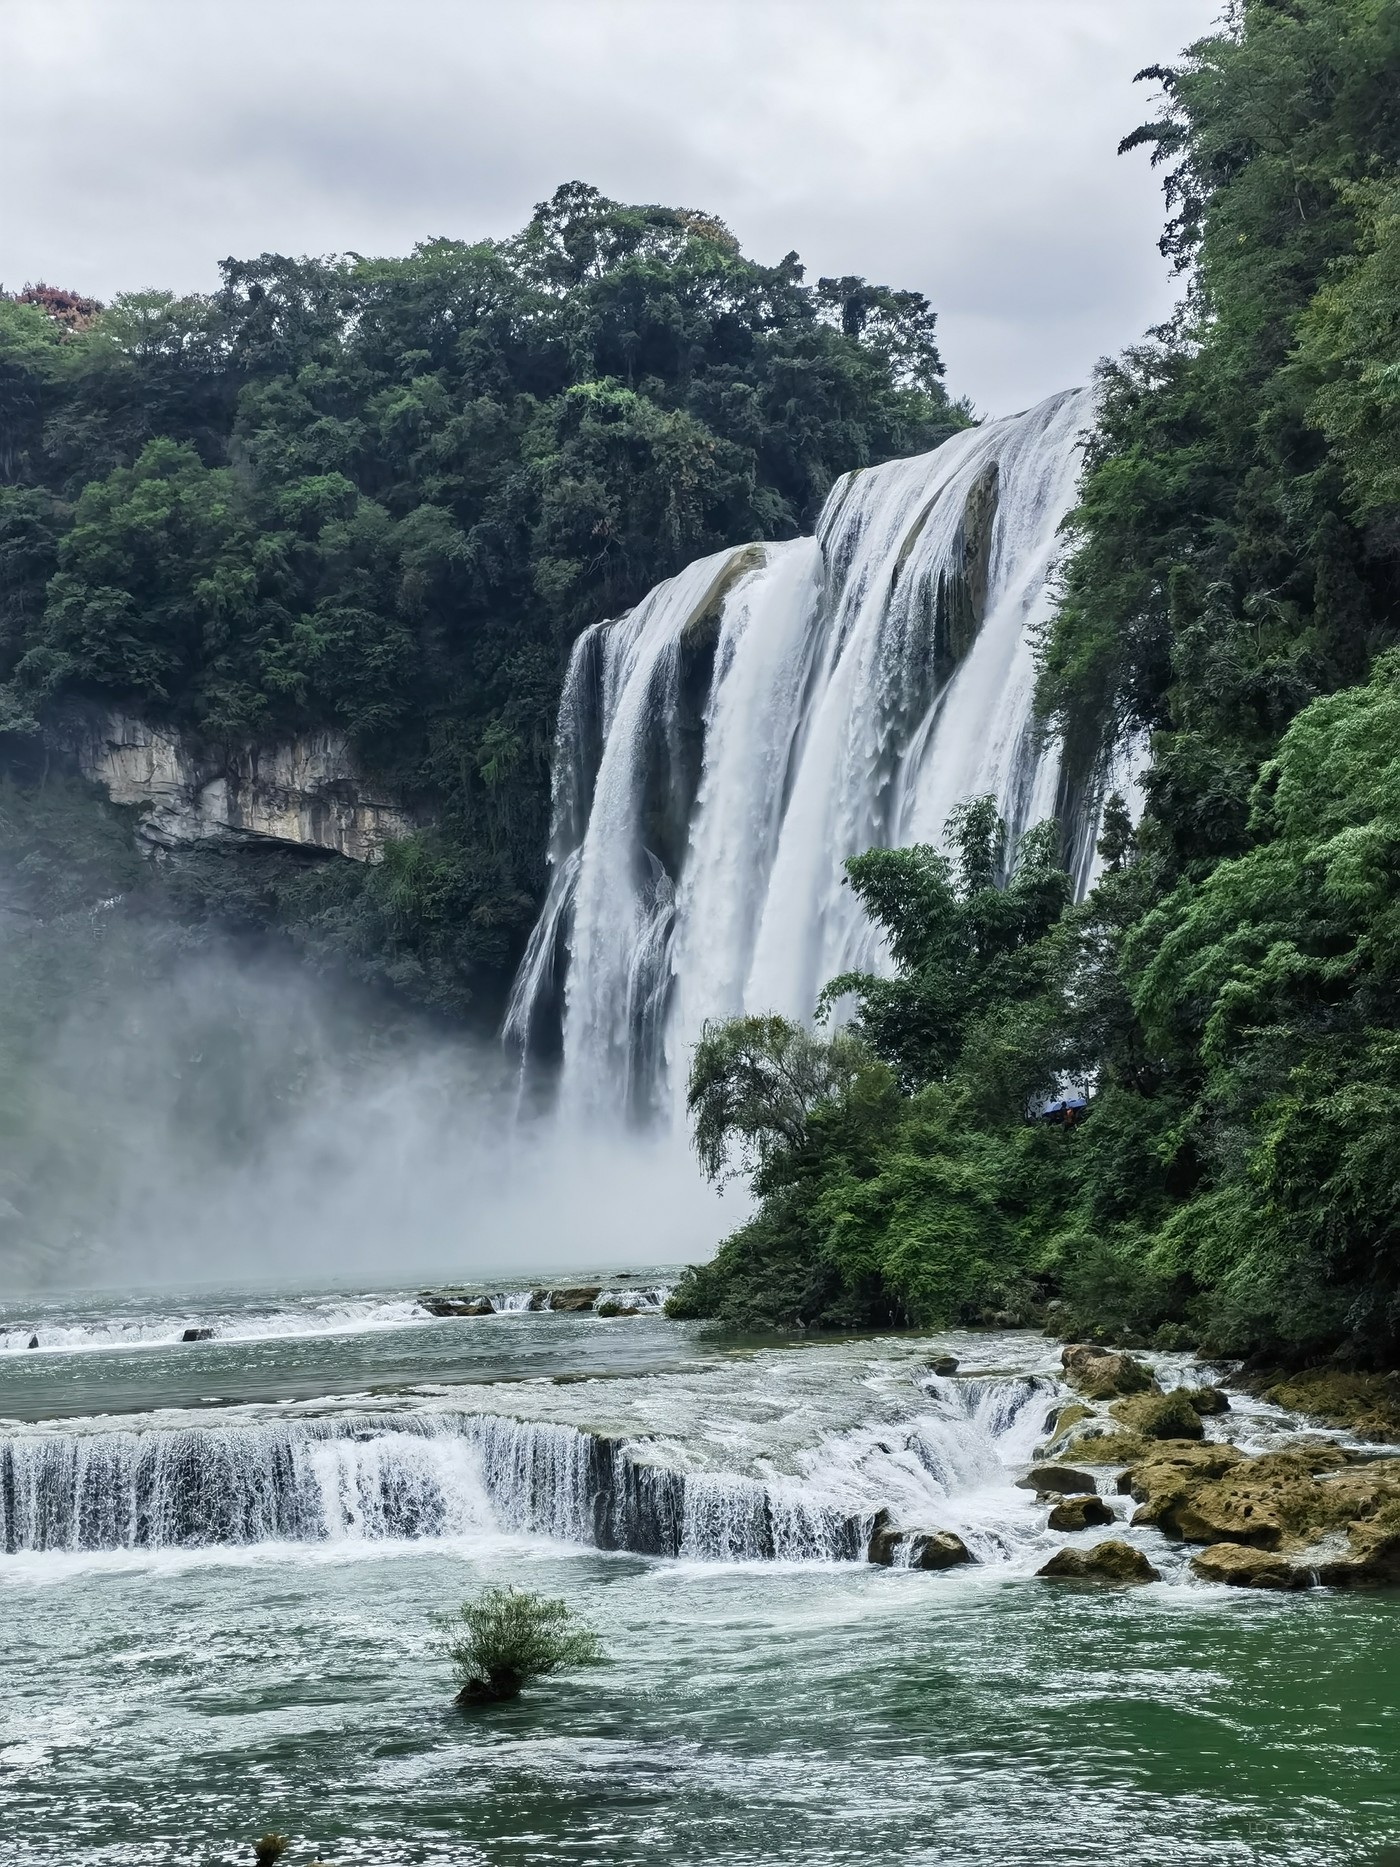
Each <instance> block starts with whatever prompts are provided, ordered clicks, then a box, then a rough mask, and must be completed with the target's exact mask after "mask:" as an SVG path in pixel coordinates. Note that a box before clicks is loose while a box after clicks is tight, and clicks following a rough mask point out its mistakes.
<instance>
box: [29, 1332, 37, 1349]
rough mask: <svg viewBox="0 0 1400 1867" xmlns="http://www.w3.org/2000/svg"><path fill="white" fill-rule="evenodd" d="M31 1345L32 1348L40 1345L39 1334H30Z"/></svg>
mask: <svg viewBox="0 0 1400 1867" xmlns="http://www.w3.org/2000/svg"><path fill="white" fill-rule="evenodd" d="M29 1346H30V1347H31V1348H38V1346H39V1338H38V1336H37V1335H31V1336H30V1338H29Z"/></svg>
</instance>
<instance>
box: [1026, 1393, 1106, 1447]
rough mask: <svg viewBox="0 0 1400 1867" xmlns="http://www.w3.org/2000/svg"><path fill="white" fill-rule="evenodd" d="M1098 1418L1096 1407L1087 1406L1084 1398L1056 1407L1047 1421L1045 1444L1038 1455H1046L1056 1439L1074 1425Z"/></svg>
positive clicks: (1061, 1436)
mask: <svg viewBox="0 0 1400 1867" xmlns="http://www.w3.org/2000/svg"><path fill="white" fill-rule="evenodd" d="M1097 1418H1098V1415H1097V1414H1096V1413H1095V1412H1094V1409H1093V1408H1092V1407H1086V1406H1085V1404H1084V1402H1083V1401H1082V1400H1069V1401H1066V1402H1065V1404H1064V1406H1062V1407H1057V1408H1056V1409H1055V1411H1054V1412H1053V1413H1052V1414H1051V1415H1050V1418H1049V1420H1048V1421H1047V1422H1046V1426H1045V1444H1044V1445H1043V1446H1042V1447H1040V1449H1039V1450H1038V1451H1037V1453H1036V1457H1037V1458H1042V1457H1044V1456H1045V1454H1046V1453H1048V1451H1049V1450H1050V1447H1051V1446H1053V1445H1054V1444H1055V1442H1056V1440H1058V1439H1061V1438H1063V1437H1064V1435H1065V1434H1066V1433H1067V1432H1068V1431H1069V1430H1070V1428H1071V1427H1072V1426H1078V1425H1079V1424H1080V1423H1081V1422H1082V1421H1084V1420H1093V1419H1097Z"/></svg>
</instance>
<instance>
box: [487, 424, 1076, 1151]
mask: <svg viewBox="0 0 1400 1867" xmlns="http://www.w3.org/2000/svg"><path fill="white" fill-rule="evenodd" d="M1092 412H1093V411H1092V402H1091V399H1090V396H1089V393H1088V392H1071V393H1069V394H1065V395H1061V396H1056V397H1052V398H1051V399H1050V400H1049V401H1047V402H1044V403H1042V404H1041V405H1040V406H1039V407H1037V408H1035V409H1032V410H1030V411H1029V412H1028V413H1026V414H1024V415H1018V416H1014V417H1011V418H1009V419H1007V420H1004V421H995V422H988V423H986V424H985V425H984V426H982V427H980V428H975V429H969V430H967V431H966V432H964V433H961V434H958V435H956V436H954V437H953V438H952V439H951V440H949V441H947V442H945V443H944V444H943V446H942V447H940V448H937V449H936V450H935V451H934V452H933V453H931V454H926V455H922V456H919V457H917V458H915V459H911V460H901V461H892V462H889V463H887V464H886V465H884V466H880V467H875V468H869V469H866V470H864V471H862V472H859V473H853V474H848V475H846V476H845V478H843V479H842V480H841V481H839V482H838V483H837V485H836V486H835V488H834V489H833V490H832V493H831V495H830V497H829V498H828V500H827V503H826V506H825V508H824V510H823V513H822V516H821V520H820V522H819V525H818V528H817V533H816V536H815V537H813V538H805V539H797V540H794V541H791V542H789V543H785V544H776V545H745V546H742V547H740V548H738V549H736V550H733V551H728V552H720V553H718V554H717V555H715V556H713V557H709V558H705V559H702V560H700V561H699V562H697V563H695V564H692V565H690V566H688V567H687V569H685V570H684V571H682V572H681V573H680V575H679V576H677V577H674V578H672V579H671V580H670V581H669V582H667V583H664V584H661V585H659V586H658V587H657V588H656V589H654V590H653V591H651V592H650V594H649V595H648V596H647V597H646V598H645V599H644V600H643V601H642V602H641V603H639V604H638V605H637V607H636V608H635V609H634V610H632V611H630V612H629V613H628V614H627V615H626V616H623V617H622V618H620V619H619V620H617V621H613V622H607V623H601V624H598V625H595V626H594V627H593V628H591V629H589V630H588V631H586V632H585V634H584V635H583V636H582V637H581V638H580V639H579V641H578V643H577V644H576V646H575V649H574V653H573V657H572V659H571V662H570V665H569V670H568V674H567V677H566V680H565V686H564V692H563V697H562V701H561V706H560V716H559V729H558V739H557V743H556V749H555V760H554V817H553V831H552V839H551V849H550V862H551V883H550V888H549V893H548V899H547V901H546V903H545V906H544V910H543V912H542V913H541V915H540V918H539V921H538V923H537V925H536V927H535V930H534V933H533V936H532V938H531V940H530V943H529V947H528V950H527V952H526V955H525V958H524V961H523V963H522V965H521V968H520V971H519V974H518V976H517V978H516V981H515V987H514V990H513V993H512V996H511V1000H510V1005H509V1008H508V1012H507V1018H506V1027H505V1030H506V1037H507V1039H508V1041H510V1042H512V1043H513V1044H515V1045H516V1046H518V1047H519V1049H520V1050H521V1051H522V1053H523V1054H524V1055H525V1056H526V1057H545V1058H551V1059H552V1058H556V1057H558V1056H559V1055H560V1054H561V1053H562V1083H561V1094H562V1097H563V1100H564V1103H565V1105H566V1106H568V1107H572V1108H573V1109H574V1110H575V1111H580V1112H586V1111H589V1110H597V1111H601V1112H603V1113H604V1114H617V1113H622V1114H625V1115H626V1116H628V1117H630V1118H632V1119H634V1120H636V1119H646V1118H648V1117H653V1116H657V1115H660V1116H661V1117H663V1118H665V1117H667V1116H668V1115H669V1112H670V1110H671V1107H672V1102H673V1098H674V1096H675V1094H676V1093H677V1088H678V1078H679V1076H681V1075H683V1073H684V1059H685V1058H686V1056H687V1055H688V1054H689V1049H690V1046H691V1045H692V1044H693V1043H694V1041H695V1039H696V1037H697V1036H698V1034H699V1031H700V1028H701V1026H702V1025H703V1023H704V1022H705V1020H706V1019H707V1018H713V1017H724V1016H730V1015H733V1014H735V1013H738V1012H741V1011H745V1010H755V1011H758V1010H777V1011H781V1012H784V1013H786V1014H788V1015H789V1016H793V1017H797V1018H807V1017H810V1015H811V1013H812V1010H813V1006H814V1002H815V999H816V995H817V993H818V992H819V991H820V989H821V987H822V986H823V985H824V984H825V983H826V982H827V980H828V979H830V978H831V977H833V976H834V975H835V974H836V973H838V972H840V971H843V970H845V969H847V968H850V967H856V966H859V967H871V968H876V969H880V968H882V967H883V966H885V964H886V963H887V961H886V956H885V954H884V951H883V948H882V946H881V943H880V941H879V939H878V937H877V936H876V935H875V934H874V933H873V932H872V930H871V928H870V927H869V925H868V923H867V922H866V921H865V919H864V917H863V916H862V915H861V913H860V911H859V909H858V907H857V905H856V903H855V902H854V899H853V897H852V895H851V891H850V889H849V888H847V887H845V886H844V879H845V877H844V868H843V864H844V861H845V858H846V857H847V856H850V855H853V854H855V853H858V852H859V851H861V850H864V849H868V848H870V847H872V846H876V845H895V846H898V845H904V844H908V843H913V842H932V843H938V842H939V841H940V840H941V838H942V835H943V830H944V825H945V823H946V820H947V818H948V816H949V814H950V812H951V811H952V810H953V808H954V807H955V806H956V805H957V804H958V803H959V802H960V801H961V800H963V799H964V798H967V797H969V796H973V795H977V794H980V793H985V792H992V793H994V794H995V795H996V797H997V799H998V801H999V803H1000V806H1001V810H1002V812H1003V814H1004V816H1005V817H1006V819H1007V821H1008V823H1009V825H1010V827H1011V829H1012V832H1013V834H1019V833H1020V832H1021V831H1022V830H1024V829H1026V828H1027V827H1028V826H1029V825H1030V824H1031V823H1033V822H1035V821H1037V820H1039V819H1041V818H1043V817H1047V816H1050V815H1052V814H1054V813H1055V811H1056V809H1057V806H1058V807H1059V808H1060V811H1061V815H1062V818H1063V819H1064V831H1065V841H1066V847H1067V850H1068V852H1069V855H1070V859H1071V862H1072V864H1073V866H1074V868H1075V871H1076V873H1077V874H1078V875H1079V876H1081V877H1083V876H1086V875H1087V873H1088V855H1087V854H1086V852H1087V851H1089V850H1091V848H1092V834H1091V832H1092V827H1093V825H1092V817H1093V814H1094V810H1093V804H1092V800H1088V801H1083V800H1081V802H1080V804H1079V805H1077V806H1075V807H1073V808H1071V807H1070V805H1069V804H1067V803H1066V802H1065V800H1064V799H1062V798H1061V797H1060V770H1059V757H1058V752H1057V750H1056V749H1055V748H1054V747H1047V746H1045V745H1044V744H1042V743H1041V741H1040V738H1039V736H1038V734H1037V732H1036V731H1035V727H1034V721H1033V718H1032V699H1033V688H1034V678H1035V667H1034V638H1035V634H1036V631H1037V628H1038V626H1039V625H1040V624H1041V623H1042V622H1043V621H1044V620H1045V618H1046V615H1047V614H1048V605H1049V597H1048V594H1047V585H1048V578H1049V573H1050V569H1051V566H1052V562H1053V559H1054V555H1055V551H1056V547H1057V535H1058V527H1059V524H1060V521H1061V519H1062V518H1063V516H1064V514H1065V512H1066V510H1067V509H1068V507H1069V504H1070V502H1071V500H1072V498H1073V494H1074V488H1075V482H1076V477H1077V472H1078V462H1079V443H1080V439H1081V436H1082V433H1083V431H1084V429H1085V428H1086V427H1087V425H1088V424H1089V423H1090V421H1091V420H1092Z"/></svg>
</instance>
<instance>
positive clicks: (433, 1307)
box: [418, 1290, 496, 1316]
mask: <svg viewBox="0 0 1400 1867" xmlns="http://www.w3.org/2000/svg"><path fill="white" fill-rule="evenodd" d="M418 1302H419V1305H420V1306H421V1307H422V1308H423V1309H425V1310H426V1311H427V1312H428V1314H429V1315H430V1316H494V1315H495V1313H496V1312H495V1310H494V1308H493V1307H492V1304H491V1301H490V1299H489V1298H488V1297H480V1296H454V1295H452V1294H450V1293H449V1292H446V1291H436V1290H423V1291H420V1292H419V1296H418Z"/></svg>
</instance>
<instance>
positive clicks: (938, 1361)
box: [928, 1355, 958, 1375]
mask: <svg viewBox="0 0 1400 1867" xmlns="http://www.w3.org/2000/svg"><path fill="white" fill-rule="evenodd" d="M928 1366H929V1373H930V1374H943V1375H948V1374H956V1373H957V1371H958V1358H957V1356H956V1355H935V1356H934V1357H933V1360H932V1361H931V1362H930V1363H929V1365H928Z"/></svg>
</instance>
